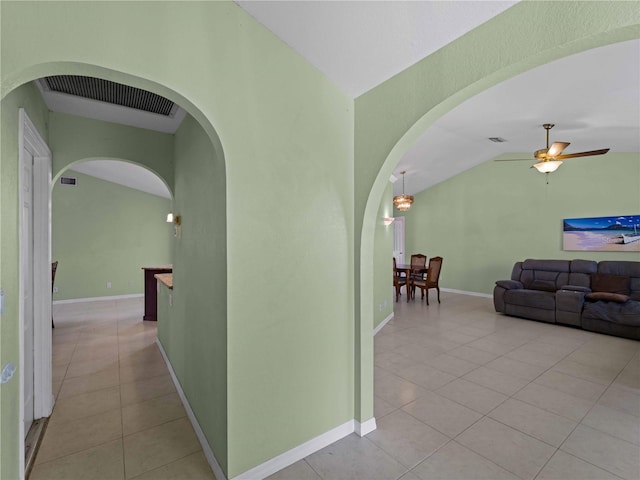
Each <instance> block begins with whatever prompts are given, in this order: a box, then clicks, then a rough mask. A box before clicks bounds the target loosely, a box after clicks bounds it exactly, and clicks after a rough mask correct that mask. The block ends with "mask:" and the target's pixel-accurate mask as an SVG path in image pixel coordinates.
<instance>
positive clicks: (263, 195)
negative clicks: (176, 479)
mask: <svg viewBox="0 0 640 480" xmlns="http://www.w3.org/2000/svg"><path fill="white" fill-rule="evenodd" d="M1 8H2V56H1V57H2V89H3V90H2V92H3V95H5V94H6V92H8V91H11V89H13V88H15V87H16V86H19V85H21V84H22V83H24V82H26V81H28V80H31V79H33V78H37V77H40V76H43V75H45V74H51V73H72V74H82V75H92V76H98V77H102V78H108V79H110V80H114V81H119V82H122V83H127V84H130V85H133V86H136V87H140V88H144V89H147V90H150V91H153V92H155V93H159V94H162V95H164V96H166V97H168V98H171V99H172V100H176V101H177V102H178V103H179V104H180V105H181V106H183V107H185V109H186V110H187V111H188V112H189V113H190V114H191V115H192V116H193V117H194V118H195V119H196V120H197V121H198V123H200V125H201V126H202V128H203V129H204V130H205V131H206V133H207V136H208V138H209V139H210V141H212V142H213V143H214V145H215V139H216V138H217V136H218V135H219V138H220V145H222V146H223V147H224V154H222V152H221V153H220V156H219V157H218V158H219V159H224V162H225V167H226V168H225V173H224V177H225V184H226V191H225V196H226V199H227V201H226V203H225V205H224V207H221V208H225V210H226V212H225V214H226V216H225V220H224V221H223V222H225V223H226V225H220V224H218V223H215V224H213V225H207V223H208V222H211V220H210V219H208V218H207V217H205V216H202V215H199V214H198V212H201V211H204V207H205V206H207V205H208V206H209V207H212V205H211V204H210V203H209V204H208V203H207V202H206V201H205V202H203V205H202V206H198V207H193V206H192V207H191V208H192V209H193V208H195V211H194V212H190V211H188V210H187V209H186V207H185V209H184V210H182V211H181V212H179V213H180V214H181V215H182V216H183V219H184V222H185V225H184V226H183V230H182V232H183V237H182V243H183V244H184V243H186V241H187V238H188V237H187V235H188V229H189V228H195V229H198V228H202V229H203V231H208V230H209V229H213V228H220V229H222V231H223V232H224V235H225V236H226V238H227V239H228V241H227V245H228V247H227V254H226V256H227V258H226V265H227V271H226V272H225V276H226V285H227V293H226V306H225V305H216V304H215V303H214V301H215V300H216V298H217V297H215V296H213V295H211V296H210V297H209V299H208V301H207V303H206V308H205V307H203V306H202V305H200V306H199V307H197V309H195V310H194V311H185V315H187V314H188V315H189V317H188V318H186V317H185V318H183V321H184V322H185V328H186V329H187V331H188V329H189V328H191V326H192V324H195V325H198V326H199V325H200V324H199V323H198V322H205V321H206V319H207V318H209V316H210V313H209V312H210V311H211V309H214V310H216V309H217V308H226V313H227V319H226V321H227V329H228V331H227V397H228V399H227V401H228V406H227V417H228V435H227V438H226V443H227V449H228V454H227V458H228V460H227V467H226V468H227V471H226V474H227V475H228V476H229V477H233V476H236V475H238V474H239V473H241V472H243V471H246V470H247V469H249V468H252V467H254V466H256V465H258V464H260V463H262V462H264V461H265V460H268V459H270V458H273V457H274V456H275V455H277V454H280V453H283V452H285V451H288V450H290V449H292V448H294V447H296V446H298V445H299V444H301V443H303V442H305V441H307V440H310V439H312V438H314V437H316V436H318V435H320V434H322V433H324V432H326V431H328V430H330V429H332V428H334V427H336V426H338V425H341V424H343V423H345V422H347V421H349V420H351V419H353V417H354V412H353V405H354V397H353V395H354V385H353V378H354V337H353V330H354V327H353V308H354V305H353V244H354V239H353V183H354V177H353V175H354V172H353V100H352V99H350V98H349V97H348V96H347V95H346V94H345V93H344V92H341V91H340V90H339V89H338V88H337V87H336V86H335V85H333V84H332V83H331V82H330V81H329V80H328V79H326V78H325V77H324V76H323V75H322V74H321V73H320V72H319V71H318V70H316V69H315V68H313V67H312V66H310V65H309V64H308V63H307V62H306V61H305V60H304V59H303V58H302V57H300V56H299V55H298V54H296V53H295V52H293V51H292V50H291V49H290V48H289V47H288V46H287V45H285V44H284V43H283V42H282V41H280V40H278V39H277V38H276V37H275V36H274V35H273V34H271V33H270V32H269V31H268V30H267V29H265V28H264V27H262V26H261V25H259V24H258V23H257V22H256V21H255V20H254V19H253V18H252V17H251V16H250V15H248V14H247V13H246V12H244V11H243V10H242V9H240V8H239V7H238V6H237V5H235V4H234V3H232V2H126V3H122V2H77V3H73V4H70V3H66V2H2V4H1ZM27 29H28V31H29V32H32V34H30V35H29V36H27V37H25V36H24V33H23V32H24V31H26V30H27ZM52 38H55V41H51V39H52ZM79 38H81V39H82V41H78V39H79ZM18 44H19V45H20V48H19V49H18V48H8V47H7V46H8V45H18ZM194 58H196V59H197V61H193V59H194ZM99 140H102V139H99ZM58 147H60V148H63V146H62V145H60V144H58V143H56V144H55V145H52V149H53V150H54V154H55V151H56V150H58ZM170 151H171V152H173V149H171V150H170ZM98 154H100V155H103V156H107V157H109V156H111V155H107V154H104V153H100V152H96V155H98ZM85 155H86V154H83V155H82V156H81V155H79V157H84V156H85ZM114 156H116V157H117V158H122V157H123V155H121V154H119V155H114ZM124 158H126V159H128V160H132V158H131V157H124ZM58 160H59V158H58V159H57V160H56V161H55V162H57V161H58ZM149 161H151V160H149V159H147V160H145V161H144V162H143V161H139V163H142V164H144V165H146V166H148V167H150V168H152V169H153V168H154V167H153V166H152V165H149V163H148V162H149ZM177 161H178V160H177V159H176V162H177ZM64 164H65V165H66V164H68V162H67V161H66V160H64ZM55 168H56V170H58V169H59V168H60V165H59V164H58V163H56V164H55ZM190 168H193V169H195V170H194V171H189V169H190ZM156 171H157V170H156ZM174 173H175V178H176V182H177V179H178V178H179V177H180V176H182V175H184V176H185V177H195V176H197V175H198V174H199V173H202V174H203V175H204V174H205V173H206V170H201V166H198V165H192V166H179V165H175V166H174ZM203 188H204V187H203ZM207 188H208V187H207ZM192 195H193V196H194V197H195V196H196V195H204V193H203V192H201V191H199V190H194V191H193V192H192ZM183 196H185V197H184V199H185V201H186V198H187V197H188V195H187V194H186V193H184V189H183V193H182V194H180V195H178V194H177V193H176V195H175V199H174V201H175V203H176V205H180V202H182V201H183ZM205 198H206V195H205ZM191 213H194V215H191ZM189 222H203V223H202V225H199V224H198V223H192V225H191V226H190V227H189V226H188V225H187V224H188V223H189ZM202 248H205V245H202V242H199V243H198V244H197V245H194V246H193V247H192V249H191V250H190V251H189V252H182V253H184V254H185V256H183V257H180V252H178V251H177V250H176V251H175V252H174V267H175V271H176V287H175V288H176V289H175V294H174V295H175V299H176V308H178V306H179V305H180V302H181V300H180V293H179V290H182V291H183V292H201V290H202V288H203V284H202V281H203V278H202V276H201V275H200V274H199V272H198V271H194V272H191V271H190V270H189V269H188V268H189V267H188V266H187V265H193V264H194V263H196V261H197V259H198V258H202V262H203V265H205V266H206V261H207V256H206V253H205V252H202V251H201V250H200V249H202ZM187 255H193V259H189V258H187ZM200 256H202V257H200ZM181 270H182V273H179V272H180V271H181ZM191 273H193V275H191ZM179 275H182V278H183V280H182V281H181V282H180V283H178V280H179ZM216 282H217V281H216ZM256 283H258V284H259V286H258V287H254V286H252V285H254V284H256ZM183 294H184V293H183ZM203 301H204V300H203ZM194 322H195V323H194ZM187 331H184V332H183V334H184V335H186V334H187ZM207 332H209V331H208V330H206V331H205V332H204V333H207ZM198 333H201V332H199V331H198V330H197V329H194V331H193V335H197V334H198ZM369 335H370V332H369ZM202 337H203V338H206V336H205V335H202ZM184 348H186V347H184ZM192 348H194V349H199V348H200V349H202V348H211V347H210V346H209V345H206V346H205V345H204V344H203V343H198V344H197V345H195V346H194V347H192ZM171 360H172V362H174V360H175V362H176V364H177V365H179V364H180V359H179V358H178V356H175V357H172V359H171ZM184 363H185V365H190V364H188V361H187V359H186V358H185V360H184ZM211 368H212V365H199V366H198V367H197V369H193V370H189V371H188V372H187V373H186V375H192V376H193V380H191V381H190V382H191V383H196V382H197V381H199V380H200V381H201V380H202V379H203V378H205V377H207V376H208V375H210V372H211ZM216 375H217V374H216ZM183 378H184V377H183ZM181 381H182V380H181ZM183 383H186V384H188V383H189V382H188V381H185V382H183ZM216 394H217V392H212V391H208V392H207V396H206V397H203V398H197V399H196V398H189V400H190V402H194V403H200V402H201V403H202V404H206V403H214V402H216V401H217V400H216V399H215V395H216ZM256 398H260V399H261V408H260V409H256V408H255V399H256ZM216 408H217V407H216ZM215 421H218V420H215ZM211 422H212V423H209V424H208V425H212V424H213V422H214V421H213V420H212V421H211ZM206 423H207V421H205V424H206ZM283 425H285V426H286V427H285V428H283ZM205 428H207V429H209V428H210V427H209V426H205ZM205 434H206V435H207V436H208V438H210V439H212V438H213V437H214V436H215V435H216V434H215V433H214V432H210V431H206V432H205ZM212 442H214V443H215V440H212ZM217 453H219V451H218V452H217ZM9 461H11V460H9ZM219 461H220V462H221V463H222V464H224V463H225V462H224V458H220V459H219Z"/></svg>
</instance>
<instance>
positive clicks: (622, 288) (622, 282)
mask: <svg viewBox="0 0 640 480" xmlns="http://www.w3.org/2000/svg"><path fill="white" fill-rule="evenodd" d="M630 283H631V278H630V277H627V276H624V275H610V274H607V273H594V274H592V275H591V290H592V291H594V292H609V293H619V294H622V295H629V288H630Z"/></svg>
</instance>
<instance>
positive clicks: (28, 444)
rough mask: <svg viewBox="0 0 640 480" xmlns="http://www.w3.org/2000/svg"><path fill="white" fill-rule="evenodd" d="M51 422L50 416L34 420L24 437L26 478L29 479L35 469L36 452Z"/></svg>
mask: <svg viewBox="0 0 640 480" xmlns="http://www.w3.org/2000/svg"><path fill="white" fill-rule="evenodd" d="M48 424H49V418H48V417H45V418H39V419H38V420H34V421H33V423H32V424H31V428H30V429H29V433H27V437H26V438H25V439H24V478H25V480H29V475H30V474H31V470H32V469H33V463H34V462H35V460H36V454H37V453H38V449H39V448H40V444H41V443H42V439H43V437H44V432H45V431H46V430H47V425H48Z"/></svg>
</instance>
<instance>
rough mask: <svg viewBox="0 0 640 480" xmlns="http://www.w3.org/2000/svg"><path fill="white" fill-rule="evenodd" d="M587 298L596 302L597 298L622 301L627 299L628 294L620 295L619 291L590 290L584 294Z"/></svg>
mask: <svg viewBox="0 0 640 480" xmlns="http://www.w3.org/2000/svg"><path fill="white" fill-rule="evenodd" d="M584 297H585V298H586V299H587V300H592V301H594V302H597V301H598V300H605V301H607V302H617V303H624V302H626V301H627V300H629V296H628V295H621V294H620V293H610V292H592V293H587V294H586V295H585V296H584Z"/></svg>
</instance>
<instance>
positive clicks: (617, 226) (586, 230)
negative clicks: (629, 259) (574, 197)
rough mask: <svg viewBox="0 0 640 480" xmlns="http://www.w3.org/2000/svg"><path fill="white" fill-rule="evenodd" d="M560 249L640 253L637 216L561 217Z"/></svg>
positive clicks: (639, 224) (638, 220)
mask: <svg viewBox="0 0 640 480" xmlns="http://www.w3.org/2000/svg"><path fill="white" fill-rule="evenodd" d="M562 249H563V250H578V251H582V250H592V251H593V250H595V251H606V252H640V215H619V216H615V217H593V218H565V219H564V220H563V228H562Z"/></svg>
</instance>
